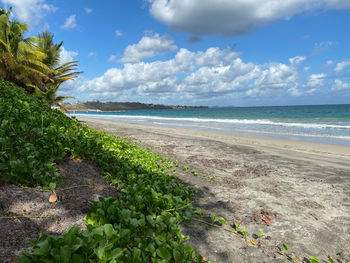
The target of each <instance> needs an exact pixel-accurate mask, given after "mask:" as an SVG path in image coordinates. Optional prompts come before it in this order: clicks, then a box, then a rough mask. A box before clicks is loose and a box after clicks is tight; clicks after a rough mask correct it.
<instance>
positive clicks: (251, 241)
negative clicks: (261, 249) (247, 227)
mask: <svg viewBox="0 0 350 263" xmlns="http://www.w3.org/2000/svg"><path fill="white" fill-rule="evenodd" d="M245 241H246V242H247V243H250V244H252V245H254V246H257V245H258V243H256V242H255V241H254V240H253V239H251V238H247V239H246V240H245Z"/></svg>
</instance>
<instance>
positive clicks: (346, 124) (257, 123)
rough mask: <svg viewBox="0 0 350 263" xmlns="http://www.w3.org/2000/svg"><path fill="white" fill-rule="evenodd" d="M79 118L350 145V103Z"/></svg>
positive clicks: (94, 114) (95, 114)
mask: <svg viewBox="0 0 350 263" xmlns="http://www.w3.org/2000/svg"><path fill="white" fill-rule="evenodd" d="M71 115H72V116H76V117H78V118H93V119H103V120H112V121H118V122H120V121H121V122H127V123H136V124H145V125H153V126H166V127H176V128H185V129H200V130H207V131H217V132H224V133H232V134H252V135H260V136H267V137H275V138H283V139H295V140H304V141H314V142H322V143H330V144H339V145H345V146H350V104H347V105H315V106H280V107H231V108H208V109H184V110H144V111H126V112H115V113H113V112H103V113H102V112H75V113H71Z"/></svg>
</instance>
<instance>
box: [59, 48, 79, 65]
mask: <svg viewBox="0 0 350 263" xmlns="http://www.w3.org/2000/svg"><path fill="white" fill-rule="evenodd" d="M78 54H79V53H78V51H68V50H66V49H65V48H64V47H61V53H60V61H59V64H60V65H62V64H64V63H67V62H70V61H74V60H75V58H74V57H76V56H78Z"/></svg>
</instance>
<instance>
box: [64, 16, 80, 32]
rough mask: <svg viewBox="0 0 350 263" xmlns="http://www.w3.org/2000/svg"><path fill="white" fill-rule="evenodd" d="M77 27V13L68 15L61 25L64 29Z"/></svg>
mask: <svg viewBox="0 0 350 263" xmlns="http://www.w3.org/2000/svg"><path fill="white" fill-rule="evenodd" d="M76 27H77V21H76V15H71V16H69V17H67V19H66V21H65V22H64V24H63V25H62V26H61V28H63V29H72V28H76Z"/></svg>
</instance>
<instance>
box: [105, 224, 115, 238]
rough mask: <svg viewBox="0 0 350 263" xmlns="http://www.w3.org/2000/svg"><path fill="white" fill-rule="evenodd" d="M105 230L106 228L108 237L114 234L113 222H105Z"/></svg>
mask: <svg viewBox="0 0 350 263" xmlns="http://www.w3.org/2000/svg"><path fill="white" fill-rule="evenodd" d="M104 230H105V233H106V236H107V238H111V237H112V235H113V230H114V229H113V226H112V225H111V224H105V225H104Z"/></svg>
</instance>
